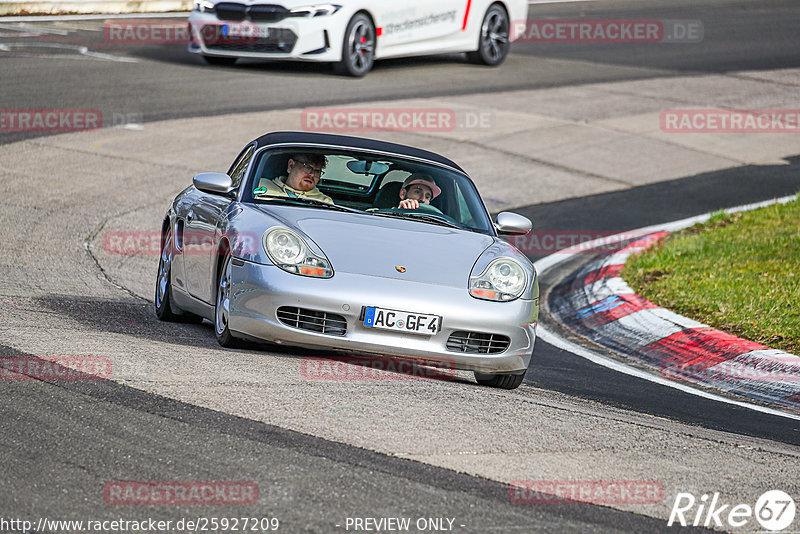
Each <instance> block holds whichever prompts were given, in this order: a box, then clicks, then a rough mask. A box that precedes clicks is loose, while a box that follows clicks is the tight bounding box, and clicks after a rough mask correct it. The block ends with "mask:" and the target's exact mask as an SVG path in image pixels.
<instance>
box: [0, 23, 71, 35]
mask: <svg viewBox="0 0 800 534" xmlns="http://www.w3.org/2000/svg"><path fill="white" fill-rule="evenodd" d="M0 30H9V31H15V32H23V33H26V34H35V35H46V34H47V35H61V36H62V37H63V36H65V35H69V31H68V30H57V29H55V28H41V27H37V28H34V27H31V26H26V25H24V24H0ZM16 35H20V34H16Z"/></svg>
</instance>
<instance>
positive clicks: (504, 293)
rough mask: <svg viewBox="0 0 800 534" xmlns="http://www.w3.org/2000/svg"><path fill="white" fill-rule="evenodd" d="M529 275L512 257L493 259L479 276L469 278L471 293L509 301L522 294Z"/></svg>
mask: <svg viewBox="0 0 800 534" xmlns="http://www.w3.org/2000/svg"><path fill="white" fill-rule="evenodd" d="M527 285H528V275H527V274H525V269H523V268H522V265H520V264H519V262H518V261H516V260H513V259H511V258H497V259H495V260H492V261H491V262H490V263H489V265H487V266H486V269H484V270H483V272H482V273H481V274H480V275H479V276H472V277H470V279H469V294H470V295H472V296H473V297H475V298H478V299H485V300H495V301H500V302H507V301H509V300H514V299H517V298H519V297H520V296H521V295H522V292H523V291H525V287H527Z"/></svg>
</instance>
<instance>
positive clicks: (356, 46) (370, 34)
mask: <svg viewBox="0 0 800 534" xmlns="http://www.w3.org/2000/svg"><path fill="white" fill-rule="evenodd" d="M373 63H375V25H374V24H373V23H372V20H371V19H370V18H369V17H368V16H366V15H365V14H363V13H358V14H356V16H354V17H353V18H352V19H350V23H349V24H348V25H347V30H346V31H345V34H344V42H343V43H342V60H341V61H339V63H336V65H335V66H334V68H335V69H336V72H338V73H339V74H345V75H348V76H355V77H356V78H361V77H362V76H364V75H366V74H367V73H368V72H369V71H370V70H371V69H372V65H373Z"/></svg>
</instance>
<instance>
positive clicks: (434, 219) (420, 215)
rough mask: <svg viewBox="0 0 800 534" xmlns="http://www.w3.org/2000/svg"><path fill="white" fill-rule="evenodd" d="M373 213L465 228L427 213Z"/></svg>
mask: <svg viewBox="0 0 800 534" xmlns="http://www.w3.org/2000/svg"><path fill="white" fill-rule="evenodd" d="M371 213H372V214H373V215H380V216H381V217H394V218H395V219H420V220H422V221H425V222H430V223H433V224H438V225H440V226H449V227H450V228H458V229H459V230H463V229H464V227H463V226H461V225H458V224H454V223H451V222H450V221H446V220H444V219H442V218H440V217H437V216H436V215H428V214H426V213H380V212H376V211H373V212H371Z"/></svg>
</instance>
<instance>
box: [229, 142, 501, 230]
mask: <svg viewBox="0 0 800 534" xmlns="http://www.w3.org/2000/svg"><path fill="white" fill-rule="evenodd" d="M285 149H314V150H330V151H334V152H344V153H348V154H365V155H369V156H370V157H377V158H389V159H399V160H405V161H408V162H410V163H416V164H420V163H421V164H425V165H432V166H434V167H438V168H440V169H442V170H445V171H447V172H450V173H455V174H456V175H458V176H459V178H460V179H462V180H463V184H459V187H463V186H467V187H469V188H471V189H472V193H473V194H474V196H475V198H476V199H477V207H478V209H479V210H480V212H481V214H482V215H483V216H484V217H485V218H486V219H485V220H486V222H487V224H488V228H487V229H483V228H473V227H469V226H462V227H461V228H462V229H463V230H464V231H467V232H475V233H481V234H484V235H491V236H494V237H497V229H496V228H495V224H494V220H493V219H492V217H491V214H490V213H489V210H488V209H487V208H486V204H485V203H484V201H483V198H482V197H481V195H480V193H479V192H478V188H477V187H476V186H475V183H474V182H473V181H472V179H471V178H470V177H469V175H468V174H467V173H466V172H464V171H462V170H461V169H458V168H455V167H452V166H450V165H446V164H443V163H440V162H438V161H433V160H430V159H426V158H420V157H416V156H411V155H408V154H401V153H397V152H389V151H385V150H375V149H369V148H359V147H352V146H348V145H336V144H328V143H274V144H269V145H264V146H262V147H258V148H257V149H256V150H255V152H254V153H253V156H252V158H251V159H250V163H249V165H248V169H247V174H246V177H245V179H244V180H242V183H241V184H240V185H241V186H242V187H239V190H238V192H237V195H236V200H237V201H238V202H242V203H246V204H247V203H251V202H252V199H251V200H245V199H244V197H245V194H246V191H248V189H250V188H252V184H253V180H254V178H255V176H254V175H255V172H256V170H257V162H260V161H261V158H262V157H263V156H264V154H263V153H264V152H266V151H272V150H285ZM462 195H463V193H462ZM257 203H258V204H262V205H263V204H265V203H267V204H268V202H257ZM308 207H309V208H312V209H313V208H314V206H313V205H311V204H309V205H308ZM345 207H347V206H345ZM357 211H358V210H357ZM361 213H364V214H369V213H370V212H369V211H362V212H361ZM407 219H408V220H416V221H418V222H427V221H424V220H422V219H421V218H418V217H408V218H407ZM428 224H434V223H430V222H428Z"/></svg>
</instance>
